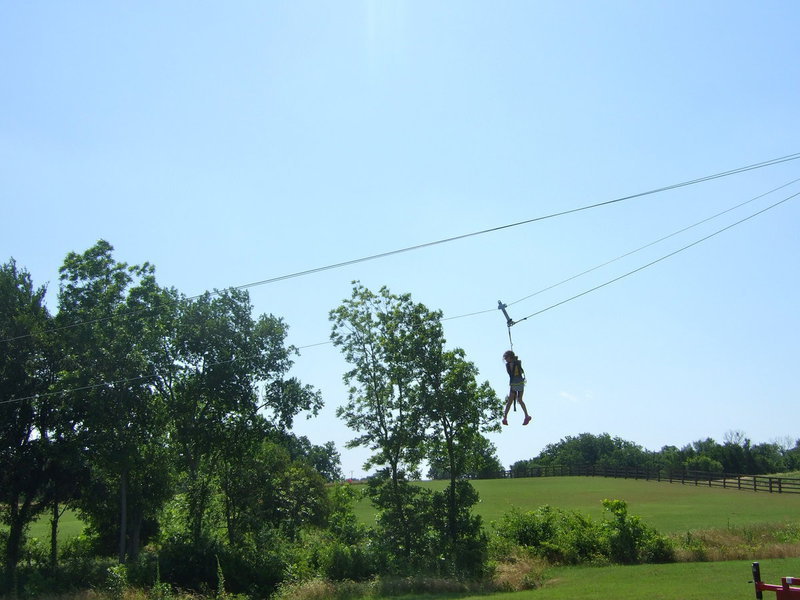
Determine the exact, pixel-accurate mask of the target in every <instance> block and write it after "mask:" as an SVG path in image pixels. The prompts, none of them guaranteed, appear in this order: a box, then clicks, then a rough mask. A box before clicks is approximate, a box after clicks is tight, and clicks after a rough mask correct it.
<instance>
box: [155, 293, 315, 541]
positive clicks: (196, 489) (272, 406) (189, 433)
mask: <svg viewBox="0 0 800 600" xmlns="http://www.w3.org/2000/svg"><path fill="white" fill-rule="evenodd" d="M177 306H178V308H177V317H176V320H175V322H174V323H173V324H172V326H173V328H174V331H173V334H172V335H173V339H174V342H173V343H172V345H170V346H169V347H168V348H166V349H165V352H166V353H167V354H168V359H167V362H168V363H169V364H170V368H169V369H167V370H165V371H164V372H163V374H162V376H160V377H159V378H158V379H157V381H156V386H157V388H158V390H159V392H160V393H161V395H162V396H164V398H166V399H168V406H169V413H170V422H171V432H170V439H171V443H172V444H173V445H174V446H175V449H176V453H177V455H178V456H179V464H180V467H181V469H182V471H183V472H184V477H185V482H184V484H185V485H184V487H185V490H186V498H187V504H188V506H187V511H186V521H187V522H186V526H187V529H188V531H189V534H190V539H191V540H192V543H193V544H195V545H198V544H199V543H200V540H201V539H202V538H203V537H204V536H205V535H206V525H207V522H206V521H207V517H208V514H209V509H210V506H211V502H212V498H213V497H214V494H215V491H216V490H217V489H218V478H219V473H220V471H219V469H220V468H221V461H223V460H230V457H229V458H227V459H226V456H225V453H226V452H228V451H230V452H232V453H233V456H237V455H238V454H237V453H240V452H241V448H239V447H238V445H237V443H236V442H237V440H236V436H237V435H238V434H239V432H241V431H242V429H241V428H242V427H243V424H245V423H250V424H253V423H255V421H256V419H257V418H258V415H259V412H262V413H264V414H266V415H267V417H268V418H269V420H270V424H271V426H272V428H273V429H275V430H277V431H285V430H286V429H288V428H290V427H291V425H292V422H293V419H294V418H295V416H296V415H297V414H299V413H300V412H301V411H303V410H307V411H310V412H311V414H316V413H317V412H318V410H319V408H320V407H321V405H322V401H321V398H320V395H319V393H318V392H316V391H314V390H313V389H311V388H310V387H309V386H303V385H302V384H301V383H300V382H299V381H298V380H297V379H295V378H287V373H288V371H289V369H290V368H291V366H292V361H291V359H290V356H291V354H292V353H293V352H294V351H295V350H294V349H293V348H291V347H286V346H285V345H284V341H285V338H286V334H287V330H288V328H287V326H286V324H285V323H284V322H283V321H282V320H281V319H279V318H276V317H274V316H272V315H261V316H260V317H259V318H258V319H254V318H253V316H252V306H251V304H250V298H249V295H248V293H247V292H246V291H241V290H225V291H222V292H214V293H211V292H207V293H205V294H203V295H202V296H200V297H198V298H195V299H187V298H178V299H177ZM261 435H262V436H266V435H268V434H267V433H266V432H264V431H262V433H261Z"/></svg>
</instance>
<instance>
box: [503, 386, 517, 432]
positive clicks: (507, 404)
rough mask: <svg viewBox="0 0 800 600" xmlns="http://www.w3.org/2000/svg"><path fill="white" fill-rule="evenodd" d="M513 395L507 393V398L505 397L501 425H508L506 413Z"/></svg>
mask: <svg viewBox="0 0 800 600" xmlns="http://www.w3.org/2000/svg"><path fill="white" fill-rule="evenodd" d="M513 394H514V392H511V391H509V392H508V396H506V408H505V410H504V411H503V425H508V411H509V410H510V409H511V403H512V402H513V401H514V398H513Z"/></svg>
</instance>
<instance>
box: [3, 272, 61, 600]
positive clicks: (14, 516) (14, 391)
mask: <svg viewBox="0 0 800 600" xmlns="http://www.w3.org/2000/svg"><path fill="white" fill-rule="evenodd" d="M45 292H46V289H45V288H44V287H40V288H35V287H34V286H33V282H32V280H31V277H30V274H29V273H28V272H27V271H24V270H20V269H18V268H17V265H16V262H15V261H14V260H11V261H9V262H8V263H6V264H4V265H2V266H0V340H2V341H0V515H1V516H2V520H3V522H4V523H6V524H7V525H8V526H9V532H8V540H7V543H6V547H5V557H4V565H5V571H6V583H7V586H8V591H9V592H10V593H11V595H12V596H15V595H16V592H17V579H16V575H17V564H18V562H19V557H20V549H21V546H22V542H23V539H24V532H25V528H26V527H27V526H28V524H29V523H30V522H31V521H32V520H33V519H34V518H35V517H36V516H37V514H39V513H40V512H41V511H42V510H43V509H44V507H45V505H46V502H47V497H46V495H45V492H46V489H47V483H48V479H49V474H48V468H49V466H48V463H49V460H50V457H51V453H52V448H51V447H50V444H49V441H48V437H47V436H48V432H49V428H50V426H51V425H53V424H54V421H55V419H56V416H55V415H54V411H55V405H56V400H55V398H54V397H53V396H52V395H50V393H49V392H50V386H51V384H52V382H53V377H54V369H53V361H52V360H51V359H52V356H51V354H50V348H48V345H47V344H46V342H45V341H44V338H43V336H44V334H45V332H46V331H47V330H48V329H49V328H51V323H52V319H51V317H50V314H49V313H48V311H47V307H46V306H45V303H44V298H45Z"/></svg>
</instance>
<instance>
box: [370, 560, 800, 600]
mask: <svg viewBox="0 0 800 600" xmlns="http://www.w3.org/2000/svg"><path fill="white" fill-rule="evenodd" d="M754 560H757V557H756V559H754ZM750 565H751V562H748V561H729V562H715V563H672V564H666V565H637V566H631V567H620V566H614V567H559V568H553V569H550V570H549V571H548V572H547V581H546V583H545V585H544V586H543V587H542V588H539V589H536V590H527V591H523V592H508V593H497V594H491V595H489V596H487V595H469V596H464V595H457V594H441V595H436V596H430V595H418V594H410V595H406V596H400V597H398V596H395V597H393V598H391V599H389V598H385V599H381V600H431V599H432V598H434V597H435V598H436V600H445V599H456V598H458V599H459V600H486V598H491V600H577V599H580V600H583V599H586V600H709V599H715V600H716V599H719V600H737V599H739V598H741V599H745V598H748V599H749V598H755V588H754V586H753V584H752V583H749V582H750V579H751V571H750ZM787 576H790V577H794V576H800V559H796V558H792V559H788V558H786V559H770V560H769V561H762V562H761V578H762V579H763V580H764V581H766V582H767V583H778V584H780V579H781V577H787ZM775 597H776V596H775V594H774V593H773V592H764V598H765V599H766V600H775Z"/></svg>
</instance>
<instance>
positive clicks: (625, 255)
mask: <svg viewBox="0 0 800 600" xmlns="http://www.w3.org/2000/svg"><path fill="white" fill-rule="evenodd" d="M798 181H800V178H797V179H793V180H792V181H790V182H788V183H784V184H783V185H780V186H778V187H776V188H773V189H771V190H769V191H768V192H764V193H763V194H759V195H758V196H756V197H754V198H750V200H745V201H744V202H740V203H739V204H737V205H735V206H731V207H730V208H727V209H725V210H723V211H721V212H718V213H716V214H714V215H711V216H710V217H706V218H705V219H702V220H701V221H698V222H697V223H693V224H692V225H688V226H687V227H684V228H682V229H678V230H677V231H673V232H672V233H670V234H667V235H665V236H663V237H660V238H659V239H657V240H654V241H652V242H650V243H648V244H645V245H644V246H640V247H638V248H636V249H635V250H630V251H628V252H626V253H625V254H621V255H619V256H617V257H616V258H612V259H611V260H607V261H606V262H604V263H601V264H599V265H596V266H594V267H591V268H589V269H586V270H585V271H581V272H580V273H577V274H575V275H572V276H571V277H567V278H566V279H563V280H561V281H559V282H558V283H554V284H552V285H549V286H547V287H545V288H542V289H540V290H538V291H536V292H533V293H532V294H529V295H527V296H523V297H522V298H520V299H518V300H514V301H513V302H508V303H506V304H505V305H504V306H505V307H509V306H513V305H514V304H518V303H519V302H522V301H523V300H528V299H529V298H533V297H534V296H538V295H539V294H543V293H544V292H547V291H550V290H552V289H554V288H557V287H558V286H560V285H563V284H565V283H568V282H570V281H572V280H574V279H577V278H579V277H582V276H584V275H587V274H589V273H591V272H593V271H596V270H598V269H601V268H603V267H606V266H608V265H610V264H611V263H614V262H616V261H618V260H622V259H623V258H627V257H628V256H631V255H633V254H636V253H637V252H640V251H642V250H645V249H647V248H650V247H651V246H655V245H656V244H658V243H661V242H663V241H665V240H668V239H669V238H672V237H675V236H676V235H680V234H681V233H684V232H686V231H689V230H690V229H692V228H694V227H698V226H699V225H702V224H703V223H707V222H709V221H711V220H713V219H716V218H717V217H721V216H722V215H725V214H728V213H729V212H731V211H734V210H736V209H737V208H741V207H742V206H745V205H747V204H750V203H752V202H755V201H756V200H760V199H761V198H764V197H765V196H768V195H769V194H773V193H775V192H777V191H779V190H782V189H783V188H786V187H789V186H790V185H792V184H795V183H797V182H798ZM496 310H497V307H494V308H487V309H486V310H479V311H476V312H471V313H467V314H463V315H457V316H455V317H445V318H443V319H442V321H450V320H453V319H461V318H465V317H474V316H477V315H482V314H486V313H493V312H494V311H496ZM508 319H509V317H508V315H506V320H508Z"/></svg>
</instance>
